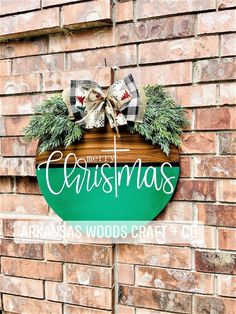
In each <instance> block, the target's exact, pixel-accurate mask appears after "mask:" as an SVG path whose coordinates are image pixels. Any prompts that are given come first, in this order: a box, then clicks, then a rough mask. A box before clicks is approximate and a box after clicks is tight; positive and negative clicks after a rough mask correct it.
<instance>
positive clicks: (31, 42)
mask: <svg viewBox="0 0 236 314" xmlns="http://www.w3.org/2000/svg"><path fill="white" fill-rule="evenodd" d="M47 52H48V38H44V37H40V38H39V37H35V38H33V39H21V40H20V41H11V42H6V43H0V59H5V58H15V57H22V56H24V57H25V56H31V55H37V54H44V53H47Z"/></svg>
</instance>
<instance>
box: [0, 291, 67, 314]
mask: <svg viewBox="0 0 236 314" xmlns="http://www.w3.org/2000/svg"><path fill="white" fill-rule="evenodd" d="M3 306H4V310H5V311H9V312H13V313H25V314H32V313H40V314H47V313H57V314H62V305H61V304H59V303H55V302H49V301H46V300H35V299H29V298H23V297H19V296H15V295H14V296H11V295H7V294H4V295H3Z"/></svg>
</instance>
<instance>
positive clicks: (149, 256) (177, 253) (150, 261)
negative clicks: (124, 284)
mask: <svg viewBox="0 0 236 314" xmlns="http://www.w3.org/2000/svg"><path fill="white" fill-rule="evenodd" d="M118 262H120V263H127V264H141V265H153V266H164V267H172V268H186V269H188V268H190V264H191V261H190V250H189V249H188V248H175V247H163V246H151V245H128V244H122V245H119V255H118Z"/></svg>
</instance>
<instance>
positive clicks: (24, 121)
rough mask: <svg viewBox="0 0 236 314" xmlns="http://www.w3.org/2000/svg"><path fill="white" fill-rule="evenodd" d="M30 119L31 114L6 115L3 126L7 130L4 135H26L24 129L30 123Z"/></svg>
mask: <svg viewBox="0 0 236 314" xmlns="http://www.w3.org/2000/svg"><path fill="white" fill-rule="evenodd" d="M29 121H30V117H29V116H15V117H4V118H3V126H4V128H5V130H4V133H3V135H10V136H14V135H24V131H23V129H24V127H26V126H27V125H28V123H29ZM3 143H4V142H3Z"/></svg>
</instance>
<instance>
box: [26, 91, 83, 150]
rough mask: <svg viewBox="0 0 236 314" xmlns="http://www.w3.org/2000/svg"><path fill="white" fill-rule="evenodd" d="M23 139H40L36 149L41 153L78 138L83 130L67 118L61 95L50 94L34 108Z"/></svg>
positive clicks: (65, 145) (71, 142)
mask: <svg viewBox="0 0 236 314" xmlns="http://www.w3.org/2000/svg"><path fill="white" fill-rule="evenodd" d="M24 131H25V139H26V140H27V141H31V140H33V139H38V140H40V145H39V147H38V151H39V152H40V153H43V152H45V151H47V150H51V149H54V148H56V147H58V146H64V147H67V146H69V145H71V144H73V143H74V142H75V141H76V140H80V139H81V137H82V135H83V130H82V129H81V128H80V126H79V125H78V124H76V123H74V122H73V121H71V120H70V119H69V116H68V110H67V106H66V104H65V103H64V101H63V99H62V96H61V95H56V96H52V97H51V98H49V99H47V100H45V101H44V102H43V103H42V104H40V105H38V106H37V107H36V108H35V111H34V115H33V116H32V118H31V120H30V123H29V125H28V126H27V127H26V128H25V129H24Z"/></svg>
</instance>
